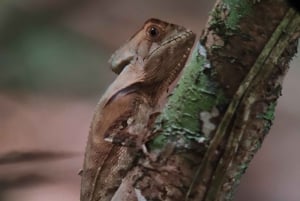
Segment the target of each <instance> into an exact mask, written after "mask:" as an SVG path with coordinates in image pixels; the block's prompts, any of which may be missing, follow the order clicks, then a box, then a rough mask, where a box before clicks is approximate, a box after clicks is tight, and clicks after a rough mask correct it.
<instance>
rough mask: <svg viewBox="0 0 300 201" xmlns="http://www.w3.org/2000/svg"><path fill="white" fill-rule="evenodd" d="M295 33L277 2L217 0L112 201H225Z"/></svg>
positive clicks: (298, 26) (262, 122) (264, 121)
mask: <svg viewBox="0 0 300 201" xmlns="http://www.w3.org/2000/svg"><path fill="white" fill-rule="evenodd" d="M299 35H300V16H299V14H297V13H296V12H295V11H294V10H293V9H290V8H289V7H288V6H287V5H286V3H285V2H284V1H279V0H278V1H274V0H262V1H259V2H257V1H256V3H255V1H250V0H218V1H217V2H216V4H215V6H214V9H213V10H212V12H211V14H210V19H209V21H208V23H207V27H206V29H205V30H204V31H203V33H202V35H201V37H200V40H199V43H197V44H196V46H195V49H194V52H193V55H192V56H191V58H190V62H189V63H188V64H187V66H186V68H185V71H184V74H183V76H182V78H181V79H180V81H179V84H178V86H177V88H176V89H175V91H174V93H173V95H172V96H171V97H170V99H169V101H168V104H167V106H166V107H165V109H164V111H163V113H162V114H161V115H160V116H159V118H158V119H157V121H156V124H155V128H154V129H153V133H154V134H155V135H156V137H155V138H154V139H153V140H152V141H151V142H149V143H148V144H147V147H148V151H149V154H148V155H147V156H144V157H141V158H139V162H138V163H137V165H136V166H134V167H132V169H131V170H130V171H129V172H128V173H127V176H126V177H125V178H124V179H123V181H122V184H121V185H120V187H119V189H118V191H117V192H116V193H115V196H114V198H113V199H112V200H114V201H122V200H124V201H125V200H132V201H134V200H139V201H140V200H141V201H142V200H144V201H146V200H148V201H150V200H169V201H171V200H172V201H183V200H186V201H187V200H189V201H223V200H232V195H233V193H234V191H235V189H236V188H237V185H238V184H239V181H240V179H241V176H242V175H243V173H244V172H245V170H246V169H247V167H248V164H249V162H250V161H251V159H252V158H253V156H254V154H255V153H256V151H257V150H258V149H259V148H260V146H261V144H262V142H263V139H264V137H265V136H266V134H267V133H268V131H269V129H270V127H271V125H272V121H273V119H274V110H275V107H276V101H277V99H278V97H279V96H280V95H281V85H282V80H283V77H284V75H285V74H286V72H287V70H288V66H289V61H290V60H291V58H292V57H293V55H294V54H295V53H296V50H297V39H298V37H299Z"/></svg>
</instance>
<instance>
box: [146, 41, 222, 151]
mask: <svg viewBox="0 0 300 201" xmlns="http://www.w3.org/2000/svg"><path fill="white" fill-rule="evenodd" d="M200 51H202V53H201V54H200ZM211 71H212V70H211V68H210V64H209V63H208V61H207V59H206V55H205V50H204V49H203V47H201V46H200V45H198V47H197V48H195V49H194V52H193V55H192V58H191V60H190V62H189V63H188V64H187V66H186V68H185V71H184V74H183V76H182V78H181V79H180V81H179V84H178V86H177V87H176V89H175V90H174V94H173V95H172V96H171V97H170V99H169V101H168V104H167V106H166V107H165V109H164V111H163V113H162V115H161V116H160V117H159V118H158V119H157V122H156V129H158V130H162V132H161V133H160V134H159V136H158V137H156V138H155V139H154V140H153V142H152V145H153V147H162V146H164V144H165V142H166V140H172V141H181V142H183V144H184V146H185V147H188V145H189V144H190V143H191V142H192V141H196V142H203V141H205V139H206V138H205V137H204V135H203V134H202V133H201V126H200V120H199V116H200V112H202V111H208V112H210V111H211V110H212V109H213V108H214V107H218V105H223V104H224V101H227V100H226V98H225V96H224V95H223V91H222V90H221V89H219V87H218V85H217V83H215V82H214V81H213V79H212V75H211ZM163 136H165V137H163ZM182 139H184V140H182Z"/></svg>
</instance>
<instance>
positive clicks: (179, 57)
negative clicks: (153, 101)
mask: <svg viewBox="0 0 300 201" xmlns="http://www.w3.org/2000/svg"><path fill="white" fill-rule="evenodd" d="M194 41H195V34H194V33H192V32H191V31H190V30H187V29H186V28H184V27H182V26H179V25H175V24H171V23H167V22H164V21H161V20H158V19H149V20H147V21H146V22H145V24H144V26H143V27H142V28H141V29H140V30H139V31H138V32H136V33H135V34H134V35H133V36H132V37H131V38H130V39H129V40H128V42H127V43H126V44H125V45H124V46H122V47H121V48H119V49H118V50H117V51H116V52H115V53H114V54H113V55H112V57H111V58H110V60H109V62H110V63H111V68H112V70H113V71H114V72H115V73H117V74H119V73H120V72H121V71H122V70H123V69H124V68H125V67H127V66H130V65H136V66H140V68H141V69H139V72H143V74H144V75H145V78H144V79H143V80H145V81H155V80H163V79H164V75H165V74H168V72H172V71H173V70H174V68H176V69H179V68H180V69H179V70H181V69H182V68H183V66H184V63H185V61H186V59H187V57H188V55H189V52H190V50H191V48H192V46H193V43H194ZM162 66H163V68H162ZM166 72H167V73H166Z"/></svg>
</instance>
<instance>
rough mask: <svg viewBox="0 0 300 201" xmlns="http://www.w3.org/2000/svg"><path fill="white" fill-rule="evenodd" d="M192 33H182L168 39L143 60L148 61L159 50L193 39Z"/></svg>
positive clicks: (188, 31)
mask: <svg viewBox="0 0 300 201" xmlns="http://www.w3.org/2000/svg"><path fill="white" fill-rule="evenodd" d="M193 35H194V34H193V32H192V31H190V30H187V31H184V32H182V33H181V34H179V35H177V36H175V37H173V38H170V39H169V40H167V41H165V42H163V43H162V44H161V45H160V46H159V47H157V48H155V49H154V50H153V51H152V52H151V53H150V54H149V55H148V56H147V57H146V58H145V59H150V58H151V57H152V56H153V55H155V54H156V52H158V51H160V50H161V49H165V48H168V47H170V46H172V45H173V44H174V43H178V42H183V43H184V41H186V40H185V39H187V38H192V37H193Z"/></svg>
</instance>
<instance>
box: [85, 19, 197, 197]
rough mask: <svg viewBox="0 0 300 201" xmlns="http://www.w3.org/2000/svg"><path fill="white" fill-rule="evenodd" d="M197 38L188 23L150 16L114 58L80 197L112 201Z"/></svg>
mask: <svg viewBox="0 0 300 201" xmlns="http://www.w3.org/2000/svg"><path fill="white" fill-rule="evenodd" d="M194 40H195V34H193V33H192V32H191V31H189V30H187V29H185V28H184V27H181V26H178V25H175V24H170V23H167V22H163V21H160V20H157V19H150V20H148V21H146V22H145V24H144V26H143V27H142V28H141V29H140V30H139V31H138V32H137V33H136V34H134V35H133V36H132V37H131V39H130V40H129V41H128V42H127V43H126V44H125V45H124V46H122V47H121V48H120V49H118V50H117V51H116V52H115V53H114V54H113V56H112V57H111V60H110V62H111V64H112V70H113V71H114V72H116V73H119V76H118V77H117V78H116V79H115V81H114V82H113V83H112V84H111V85H110V86H109V88H108V89H107V91H106V92H105V93H104V95H103V96H102V98H101V99H100V101H99V103H98V105H97V107H96V110H95V114H94V117H93V120H92V124H91V128H90V133H89V137H88V143H87V147H86V153H85V160H84V167H83V172H82V184H81V198H80V199H81V201H96V200H97V201H109V200H111V198H112V196H113V194H114V192H115V191H116V190H117V188H118V186H119V185H120V183H121V181H122V178H123V177H124V176H125V175H126V173H127V171H128V170H129V169H130V168H131V167H132V165H133V164H134V162H135V159H136V158H137V156H138V153H140V150H141V147H142V145H143V144H144V143H145V142H146V141H147V140H148V139H149V137H151V136H149V134H150V133H151V132H150V128H151V125H152V123H153V122H154V119H155V117H156V116H157V114H158V113H159V111H160V110H161V109H162V107H163V106H164V103H165V101H166V99H167V96H168V95H169V94H170V92H171V90H172V83H174V81H175V80H176V79H177V78H178V76H179V74H180V72H181V70H182V69H183V67H184V65H185V62H186V60H187V58H188V55H189V53H190V50H191V48H192V46H193V43H194Z"/></svg>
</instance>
